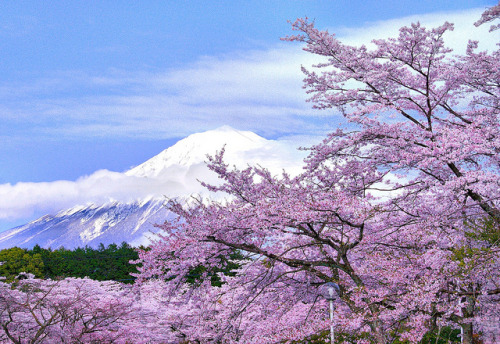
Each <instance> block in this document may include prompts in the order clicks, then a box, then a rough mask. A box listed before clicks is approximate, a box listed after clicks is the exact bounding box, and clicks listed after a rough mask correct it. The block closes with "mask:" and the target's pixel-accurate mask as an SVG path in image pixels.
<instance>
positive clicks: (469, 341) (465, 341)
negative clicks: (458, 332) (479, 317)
mask: <svg viewBox="0 0 500 344" xmlns="http://www.w3.org/2000/svg"><path fill="white" fill-rule="evenodd" d="M461 326H462V344H473V338H472V334H473V332H472V324H470V323H468V324H462V325H461Z"/></svg>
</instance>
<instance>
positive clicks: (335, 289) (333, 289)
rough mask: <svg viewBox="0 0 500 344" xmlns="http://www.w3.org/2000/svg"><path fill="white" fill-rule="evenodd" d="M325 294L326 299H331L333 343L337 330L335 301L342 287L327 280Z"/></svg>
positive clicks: (331, 338)
mask: <svg viewBox="0 0 500 344" xmlns="http://www.w3.org/2000/svg"><path fill="white" fill-rule="evenodd" d="M323 288H324V290H323V296H324V298H325V299H326V300H328V301H330V343H331V344H333V340H334V338H335V332H334V329H333V301H334V300H335V299H336V298H337V297H338V295H339V292H340V288H339V285H338V284H337V283H334V282H327V283H325V284H323Z"/></svg>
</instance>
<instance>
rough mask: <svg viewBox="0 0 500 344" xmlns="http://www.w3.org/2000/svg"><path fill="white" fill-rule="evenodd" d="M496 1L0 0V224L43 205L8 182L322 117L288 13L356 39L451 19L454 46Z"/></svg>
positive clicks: (276, 131)
mask: <svg viewBox="0 0 500 344" xmlns="http://www.w3.org/2000/svg"><path fill="white" fill-rule="evenodd" d="M495 4H496V2H495V1H480V0H467V1H460V0H454V1H446V0H442V1H435V0H434V1H426V0H425V1H406V0H403V1H394V0H390V1H389V0H382V1H366V0H365V1H353V0H351V1H343V0H342V1H338V0H337V1H312V0H311V1H298V0H297V1H235V0H232V1H165V2H160V1H141V2H130V1H112V2H111V1H109V2H97V1H52V2H50V4H48V3H46V2H41V1H16V2H7V1H4V2H2V3H1V4H0V49H1V50H2V52H3V54H2V58H1V59H0V164H1V165H0V195H1V196H2V197H3V198H4V200H3V203H2V202H0V231H1V230H5V229H7V228H10V227H11V226H13V225H18V224H21V223H23V222H25V221H27V220H31V219H33V218H34V217H36V216H39V215H40V214H39V212H37V211H35V210H30V211H27V212H23V213H22V212H20V213H19V214H18V215H16V214H15V212H13V211H11V212H8V211H4V212H2V207H4V208H7V207H8V205H9V202H11V201H10V200H9V199H8V197H9V195H11V197H13V196H12V195H15V194H16V193H15V192H14V191H15V190H16V185H18V183H19V182H33V183H42V182H54V181H59V180H68V181H75V180H77V179H78V178H80V177H82V176H86V175H92V174H93V173H94V172H95V171H97V170H101V169H107V170H110V171H116V172H123V171H125V170H127V169H129V168H130V167H132V166H134V165H137V164H140V163H142V162H143V161H145V160H147V159H148V158H150V157H152V156H154V155H155V154H157V153H159V152H160V151H162V150H163V149H165V148H167V147H168V146H170V145H172V144H173V143H175V142H176V141H177V140H178V139H180V138H182V137H185V136H187V135H189V134H192V133H195V132H201V131H205V130H209V129H214V128H217V127H220V126H223V125H230V126H232V127H234V128H237V129H241V130H251V131H254V132H256V133H257V134H259V135H261V136H264V137H266V138H269V139H278V138H290V137H294V136H318V135H319V136H321V135H323V134H324V133H326V132H328V131H329V130H331V129H332V128H333V127H334V126H335V125H336V123H337V121H338V115H336V114H335V113H326V112H318V111H316V110H312V109H311V105H310V104H309V103H306V102H305V99H306V96H305V94H304V92H303V90H302V89H301V85H302V82H301V79H302V75H301V73H300V65H301V64H304V65H309V64H312V63H314V62H315V58H314V57H312V56H308V55H306V54H305V53H303V52H301V49H300V48H301V47H300V46H299V45H297V44H292V43H287V42H282V41H280V37H284V36H286V35H289V34H291V33H292V32H291V30H290V24H289V23H287V20H294V19H296V18H298V17H304V16H308V17H309V18H313V19H315V20H316V23H317V26H318V27H320V28H325V29H326V28H328V29H329V31H330V32H336V33H337V35H338V37H340V38H342V39H344V40H346V41H347V42H351V43H353V44H358V43H368V42H369V41H370V39H372V38H386V37H388V36H394V35H395V34H396V33H397V29H398V28H399V27H400V26H401V25H408V24H410V23H411V22H412V21H417V20H420V21H422V22H423V23H424V24H425V23H428V24H429V25H439V24H442V23H443V22H444V21H445V20H448V21H451V22H455V24H456V25H457V28H456V30H455V32H454V33H452V34H450V35H449V37H447V43H448V45H451V46H452V47H453V48H454V49H455V51H457V52H460V50H463V49H464V48H465V44H466V42H467V40H466V38H467V37H476V38H481V41H484V40H485V39H484V37H488V38H486V42H485V43H484V44H485V47H486V48H492V47H493V46H494V43H495V41H498V40H499V39H498V34H497V35H496V36H494V35H492V34H490V35H487V34H485V33H486V32H487V28H486V27H484V28H479V29H476V28H474V27H473V26H472V25H471V23H473V22H474V21H475V20H477V19H478V18H479V16H480V13H481V12H482V10H484V8H486V7H491V6H493V5H495ZM488 40H489V41H488ZM316 60H317V59H316ZM36 185H42V184H36ZM2 190H3V191H2ZM6 190H8V191H6ZM13 190H14V191H13ZM2 192H4V193H3V194H2ZM7 193H8V194H7ZM25 197H29V195H28V196H25ZM33 197H36V195H33ZM18 200H19V198H18ZM4 210H6V209H4ZM45 210H46V209H45ZM45 210H44V211H45ZM2 214H4V215H2ZM7 214H9V215H7Z"/></svg>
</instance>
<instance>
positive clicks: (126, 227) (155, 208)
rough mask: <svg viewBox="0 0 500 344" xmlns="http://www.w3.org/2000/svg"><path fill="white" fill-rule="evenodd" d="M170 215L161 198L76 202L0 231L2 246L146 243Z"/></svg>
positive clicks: (71, 246)
mask: <svg viewBox="0 0 500 344" xmlns="http://www.w3.org/2000/svg"><path fill="white" fill-rule="evenodd" d="M168 217H169V213H168V211H167V209H166V208H165V207H164V206H163V202H162V200H160V199H153V200H148V201H143V202H140V201H138V202H131V203H120V202H111V203H107V204H104V205H96V204H90V205H87V206H76V207H74V208H71V209H68V210H64V211H61V212H59V213H57V214H56V215H54V216H52V215H45V216H43V217H41V218H39V219H38V220H36V221H33V222H30V223H28V224H26V225H24V226H19V227H16V228H13V229H11V230H9V231H6V232H3V233H0V247H1V248H8V247H13V246H18V247H27V248H31V247H33V246H35V245H36V244H39V245H40V246H42V247H45V248H48V247H52V248H54V249H55V248H59V247H65V248H75V247H78V246H80V247H83V246H86V245H88V246H91V247H96V246H97V245H99V243H103V244H105V245H109V244H112V243H120V242H123V241H126V242H128V243H130V244H131V245H133V246H139V245H147V244H148V242H149V238H150V237H151V232H157V231H158V229H157V228H155V226H154V225H155V224H160V223H163V222H164V221H165V220H166V219H167V218H168Z"/></svg>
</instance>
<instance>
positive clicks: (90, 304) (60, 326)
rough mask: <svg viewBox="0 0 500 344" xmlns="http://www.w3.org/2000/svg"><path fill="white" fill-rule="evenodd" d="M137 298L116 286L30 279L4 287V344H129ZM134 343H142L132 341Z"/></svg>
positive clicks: (0, 315)
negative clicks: (5, 343)
mask: <svg viewBox="0 0 500 344" xmlns="http://www.w3.org/2000/svg"><path fill="white" fill-rule="evenodd" d="M133 305H134V298H132V297H131V296H130V294H129V293H127V292H126V290H124V289H123V288H122V286H121V285H119V284H118V283H116V282H99V281H94V280H90V279H76V278H67V279H64V280H60V281H52V280H42V279H34V278H33V276H29V275H26V276H25V278H23V279H21V280H19V281H17V282H15V284H14V285H11V284H8V283H3V282H2V283H0V327H1V330H0V340H1V341H2V342H11V343H18V344H21V343H23V344H24V343H126V342H127V341H129V342H130V340H131V339H133V338H134V337H135V335H136V333H137V330H136V329H134V326H133V325H134V324H135V322H134V319H135V318H134V317H133V316H132V315H133ZM133 342H140V341H137V340H133Z"/></svg>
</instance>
